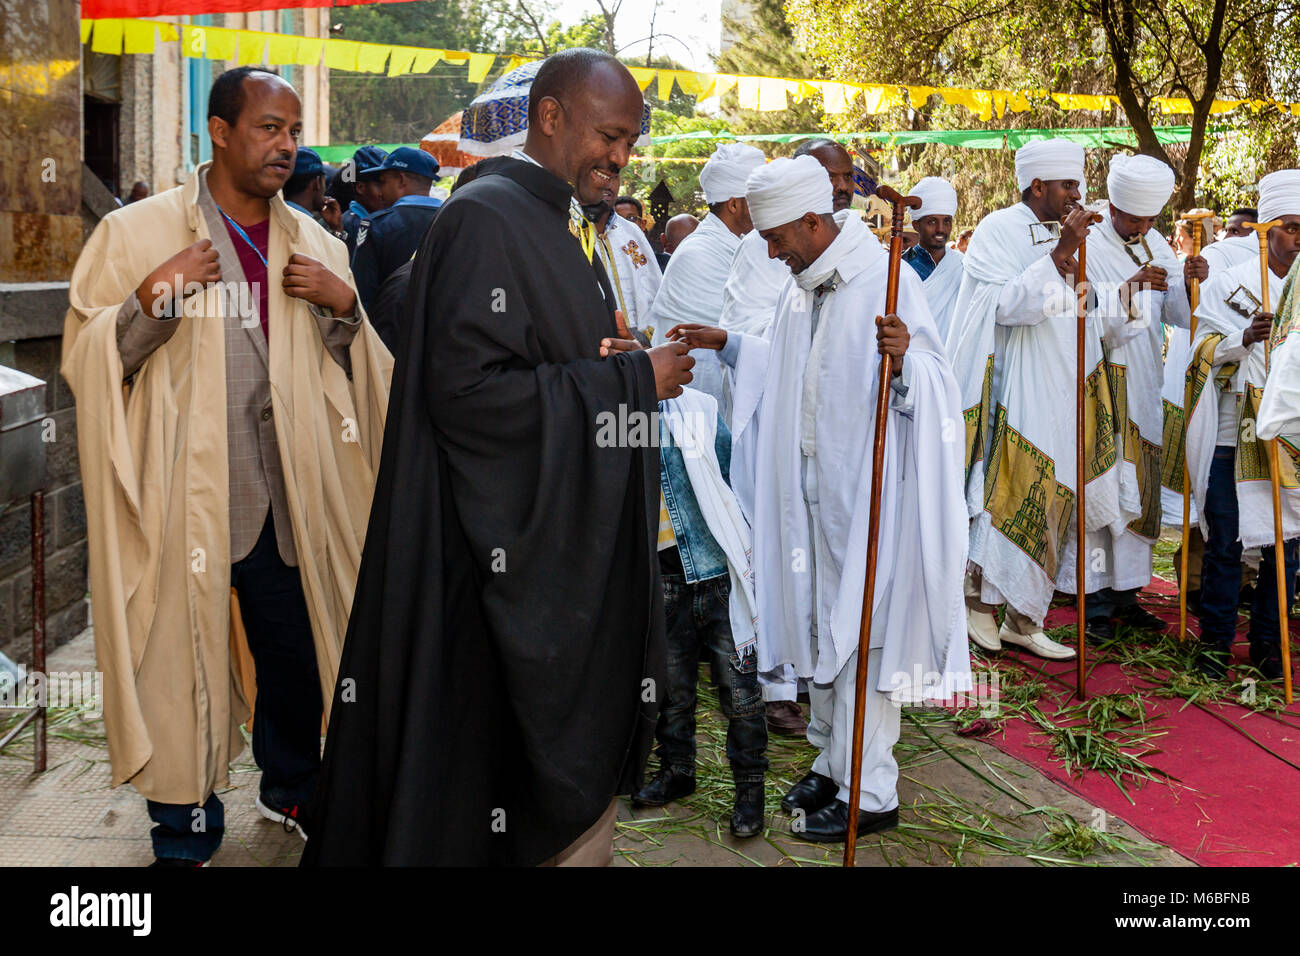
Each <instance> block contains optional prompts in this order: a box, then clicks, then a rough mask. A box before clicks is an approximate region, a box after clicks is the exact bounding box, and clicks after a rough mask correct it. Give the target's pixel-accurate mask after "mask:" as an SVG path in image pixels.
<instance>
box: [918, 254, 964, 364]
mask: <svg viewBox="0 0 1300 956" xmlns="http://www.w3.org/2000/svg"><path fill="white" fill-rule="evenodd" d="M965 258H966V257H965V256H964V255H962V253H960V252H959V251H957V250H956V249H949V250H948V251H947V252H945V253H944V254H943V258H942V259H940V260H939V264H938V265H936V266H935V267H934V271H933V272H931V273H930V274H929V275H928V276H926V277H925V283H924V288H925V298H926V301H928V302H929V303H930V313H931V314H932V315H933V316H934V324H935V327H936V328H937V329H938V330H939V341H940V342H946V341H947V340H948V330H949V329H951V328H952V317H953V312H954V310H955V309H956V307H957V293H958V292H960V291H961V279H962V276H963V275H964V272H965V270H964V269H963V267H962V261H963V260H964V259H965Z"/></svg>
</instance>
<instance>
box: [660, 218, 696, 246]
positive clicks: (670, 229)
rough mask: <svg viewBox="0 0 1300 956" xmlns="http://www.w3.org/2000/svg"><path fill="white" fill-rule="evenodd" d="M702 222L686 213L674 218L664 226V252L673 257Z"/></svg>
mask: <svg viewBox="0 0 1300 956" xmlns="http://www.w3.org/2000/svg"><path fill="white" fill-rule="evenodd" d="M699 224H700V221H699V220H698V219H696V218H695V217H694V216H692V215H691V214H690V213H687V212H684V213H680V214H679V215H676V216H673V218H671V219H669V220H668V222H667V224H666V225H665V226H664V252H666V253H668V254H669V255H672V253H674V252H676V251H677V247H678V246H680V245H681V244H682V240H683V239H685V238H686V237H687V236H689V235H690V234H691V233H693V232H694V231H695V227H696V226H698V225H699Z"/></svg>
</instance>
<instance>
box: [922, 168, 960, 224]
mask: <svg viewBox="0 0 1300 956" xmlns="http://www.w3.org/2000/svg"><path fill="white" fill-rule="evenodd" d="M911 195H913V196H917V197H919V198H920V200H921V208H920V209H913V210H911V214H912V222H916V221H917V220H918V219H923V218H924V217H926V216H955V215H957V190H955V189H953V188H952V183H950V182H948V180H946V179H943V178H941V177H939V176H926V177H925V178H924V179H922V180H921V181H920V182H919V183H917V184H916V185H915V186H913V187H912V190H911Z"/></svg>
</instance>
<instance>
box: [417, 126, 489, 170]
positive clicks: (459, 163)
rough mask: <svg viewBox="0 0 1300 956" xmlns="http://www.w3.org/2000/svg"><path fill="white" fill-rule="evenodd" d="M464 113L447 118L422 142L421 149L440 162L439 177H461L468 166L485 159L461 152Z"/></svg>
mask: <svg viewBox="0 0 1300 956" xmlns="http://www.w3.org/2000/svg"><path fill="white" fill-rule="evenodd" d="M464 115H465V114H464V113H463V112H461V113H456V114H454V115H452V116H449V117H447V118H446V119H445V120H443V121H442V122H441V123H439V124H438V125H437V126H435V127H434V128H433V131H432V132H430V133H428V134H426V135H425V137H424V139H422V140H420V149H422V150H424V151H425V152H426V153H428V154H429V155H430V156H432V157H433V158H434V159H436V160H437V161H438V175H439V176H459V175H460V174H461V173H462V172H463V171H464V170H465V167H467V166H472V165H474V164H475V163H477V162H478V161H479V160H480V159H482V158H483V157H481V156H472V155H470V154H469V153H463V152H461V150H460V124H461V117H462V116H464Z"/></svg>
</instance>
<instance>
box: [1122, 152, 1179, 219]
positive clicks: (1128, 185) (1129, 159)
mask: <svg viewBox="0 0 1300 956" xmlns="http://www.w3.org/2000/svg"><path fill="white" fill-rule="evenodd" d="M1106 189H1107V191H1108V192H1109V193H1110V201H1111V203H1112V204H1113V205H1114V206H1115V208H1116V209H1118V210H1119V211H1120V212H1126V213H1128V214H1129V215H1130V216H1138V217H1140V218H1146V217H1147V216H1158V215H1159V214H1160V210H1161V209H1164V208H1165V203H1167V202H1169V197H1170V196H1171V195H1172V194H1173V191H1174V171H1173V170H1172V169H1170V168H1169V164H1168V163H1163V162H1161V161H1160V160H1158V159H1156V158H1155V157H1154V156H1129V155H1127V154H1125V153H1117V154H1116V155H1115V157H1114V158H1113V159H1112V160H1111V161H1110V172H1109V173H1108V174H1107V176H1106Z"/></svg>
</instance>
